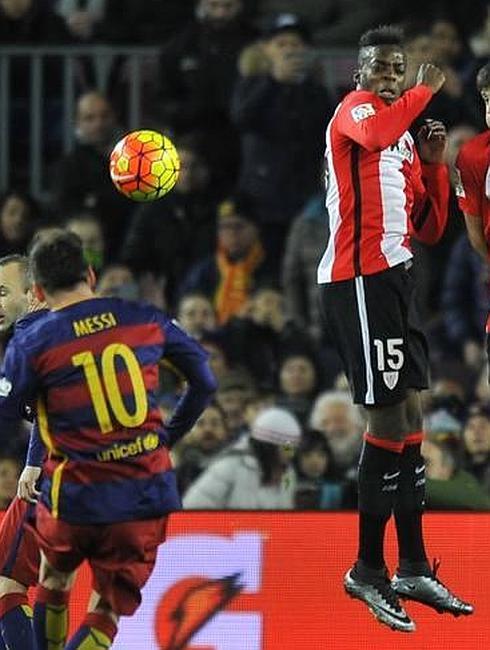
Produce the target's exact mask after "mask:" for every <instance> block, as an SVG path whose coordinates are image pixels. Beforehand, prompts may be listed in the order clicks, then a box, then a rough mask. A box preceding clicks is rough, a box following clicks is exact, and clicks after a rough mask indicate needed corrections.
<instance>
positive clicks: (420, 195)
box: [318, 85, 449, 284]
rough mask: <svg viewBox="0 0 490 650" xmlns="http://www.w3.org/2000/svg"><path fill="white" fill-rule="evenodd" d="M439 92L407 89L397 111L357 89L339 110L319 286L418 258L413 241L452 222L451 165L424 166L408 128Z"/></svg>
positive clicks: (432, 238)
mask: <svg viewBox="0 0 490 650" xmlns="http://www.w3.org/2000/svg"><path fill="white" fill-rule="evenodd" d="M431 97H432V91H431V89H430V88H429V87H427V86H424V85H419V86H416V87H415V88H411V89H410V90H408V91H406V92H405V93H404V94H403V95H402V96H401V97H400V98H399V99H398V100H396V101H395V102H394V103H393V104H391V105H390V106H388V105H386V104H385V103H384V102H383V100H382V99H381V98H380V97H378V96H377V95H375V94H374V93H372V92H370V91H366V90H356V91H354V92H351V93H349V94H348V95H347V96H346V97H345V99H344V100H343V101H342V102H341V104H340V105H339V106H338V107H337V110H336V111H335V114H334V116H333V117H332V119H331V121H330V123H329V125H328V127H327V133H326V152H325V158H326V191H327V195H326V206H327V209H328V213H329V220H330V237H329V241H328V245H327V249H326V251H325V253H324V255H323V257H322V259H321V261H320V264H319V267H318V283H319V284H324V283H328V282H336V281H340V280H347V279H349V278H353V277H356V276H360V275H371V274H373V273H379V272H380V271H384V270H385V269H387V268H390V267H392V266H395V265H397V264H400V263H401V262H404V261H406V260H408V259H410V258H411V257H412V253H411V250H410V236H411V235H415V236H416V237H418V238H419V239H421V240H422V241H424V242H426V243H435V242H436V241H437V240H438V239H439V238H440V236H441V235H442V233H443V232H444V229H445V226H446V222H447V207H448V199H449V175H448V170H447V167H446V166H445V165H442V164H423V163H421V162H420V158H419V156H418V153H417V150H416V147H415V143H414V140H413V138H412V136H411V135H410V133H409V132H408V130H407V129H408V128H409V126H410V124H411V123H412V122H413V120H414V119H415V118H416V117H417V116H418V115H419V114H420V113H421V112H422V111H423V110H424V108H425V107H426V105H427V104H428V103H429V101H430V99H431Z"/></svg>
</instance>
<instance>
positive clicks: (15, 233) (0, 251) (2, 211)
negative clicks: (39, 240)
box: [0, 190, 41, 257]
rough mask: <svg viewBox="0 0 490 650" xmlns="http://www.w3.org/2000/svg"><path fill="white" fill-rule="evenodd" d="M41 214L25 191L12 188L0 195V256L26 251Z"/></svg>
mask: <svg viewBox="0 0 490 650" xmlns="http://www.w3.org/2000/svg"><path fill="white" fill-rule="evenodd" d="M40 216H41V214H40V209H39V206H38V204H37V202H36V201H35V200H34V199H33V198H32V197H31V196H29V195H28V194H26V193H25V192H19V191H17V190H11V191H9V192H6V193H5V194H4V195H3V196H1V197H0V257H3V256H4V255H11V254H12V253H25V250H26V247H27V245H28V243H29V241H30V240H31V237H32V235H33V232H34V228H35V226H36V222H37V221H38V220H39V218H40Z"/></svg>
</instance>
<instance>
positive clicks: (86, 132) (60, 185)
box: [53, 92, 134, 260]
mask: <svg viewBox="0 0 490 650" xmlns="http://www.w3.org/2000/svg"><path fill="white" fill-rule="evenodd" d="M116 131H117V129H116V118H115V115H114V111H113V108H112V106H111V105H110V103H109V101H108V100H107V98H106V97H105V96H104V95H102V94H101V93H99V92H88V93H85V94H84V95H82V96H81V97H80V99H79V100H78V105H77V113H76V131H75V133H76V136H77V143H76V144H75V147H74V149H73V151H72V152H71V153H69V154H68V155H67V156H66V157H65V158H63V160H62V161H61V163H60V164H59V167H58V170H57V173H56V174H54V177H53V178H54V183H55V185H54V187H53V191H54V192H55V201H56V207H57V208H58V209H59V210H60V212H61V213H62V214H64V215H66V214H67V213H72V212H74V211H79V210H80V209H82V208H84V209H87V210H90V211H92V212H94V213H95V214H97V216H98V217H99V218H100V219H101V222H102V226H103V228H104V235H105V238H106V241H107V244H108V250H107V251H106V255H107V259H109V260H110V259H111V258H113V257H114V256H115V254H116V253H117V251H118V249H119V247H120V245H121V243H122V241H121V236H122V234H123V233H124V231H125V229H126V225H127V223H128V219H129V215H130V213H131V211H132V210H133V208H134V204H132V203H131V201H128V200H127V199H126V198H124V197H123V196H122V195H121V194H118V192H117V191H116V189H115V188H114V186H113V184H112V182H111V178H110V176H109V168H108V156H109V153H110V151H111V148H112V146H113V145H114V144H115V140H116Z"/></svg>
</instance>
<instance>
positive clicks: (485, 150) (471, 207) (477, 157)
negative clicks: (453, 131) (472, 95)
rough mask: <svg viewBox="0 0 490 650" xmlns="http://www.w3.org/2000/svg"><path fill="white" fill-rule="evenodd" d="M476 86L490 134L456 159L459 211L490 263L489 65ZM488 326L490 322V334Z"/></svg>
mask: <svg viewBox="0 0 490 650" xmlns="http://www.w3.org/2000/svg"><path fill="white" fill-rule="evenodd" d="M476 85H477V88H478V91H479V92H480V95H481V96H482V99H483V101H484V102H485V109H486V121H487V126H488V130H487V131H484V132H483V133H480V134H479V135H477V136H475V137H474V138H472V139H471V140H469V141H468V142H466V143H465V144H464V145H463V146H462V147H461V150H460V152H459V154H458V157H457V159H456V169H457V171H458V175H459V183H458V185H457V186H456V194H457V197H458V202H459V207H460V208H461V210H462V211H463V213H464V217H465V222H466V227H467V230H468V236H469V238H470V242H471V244H472V245H473V248H474V249H475V250H476V251H477V252H478V253H479V254H480V255H481V256H482V257H483V259H484V260H485V261H486V262H487V263H488V262H490V257H489V251H490V63H487V65H485V66H483V68H481V69H480V70H479V72H478V75H477V78H476ZM488 332H489V324H488V322H487V333H488Z"/></svg>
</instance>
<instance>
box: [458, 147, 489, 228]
mask: <svg viewBox="0 0 490 650" xmlns="http://www.w3.org/2000/svg"><path fill="white" fill-rule="evenodd" d="M456 172H457V175H458V179H457V184H456V187H455V191H456V197H457V199H458V205H459V207H460V209H461V210H462V211H463V212H464V213H465V214H467V215H470V216H473V217H482V216H483V215H482V214H481V202H480V194H481V187H482V183H483V179H482V178H480V173H479V170H478V166H477V165H476V164H475V156H474V155H471V151H469V150H468V148H467V147H465V146H463V147H462V148H461V150H460V152H459V154H458V157H457V158H456Z"/></svg>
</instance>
